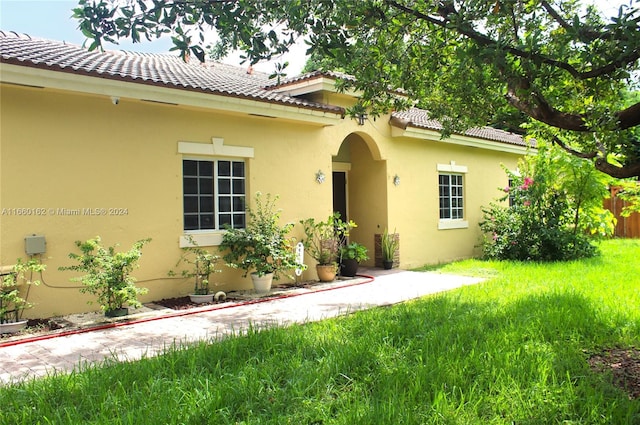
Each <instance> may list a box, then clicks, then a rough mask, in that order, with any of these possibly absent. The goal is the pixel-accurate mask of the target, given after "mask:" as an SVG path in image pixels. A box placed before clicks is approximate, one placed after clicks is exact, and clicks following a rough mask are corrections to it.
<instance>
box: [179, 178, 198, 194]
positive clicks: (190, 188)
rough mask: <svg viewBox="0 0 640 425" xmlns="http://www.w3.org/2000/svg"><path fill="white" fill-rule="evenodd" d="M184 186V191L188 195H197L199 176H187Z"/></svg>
mask: <svg viewBox="0 0 640 425" xmlns="http://www.w3.org/2000/svg"><path fill="white" fill-rule="evenodd" d="M182 181H183V183H182V186H183V190H184V193H185V194H187V195H195V194H197V193H198V178H197V177H185V178H184V179H183V180H182Z"/></svg>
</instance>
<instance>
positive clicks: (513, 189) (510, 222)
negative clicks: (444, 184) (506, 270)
mask: <svg viewBox="0 0 640 425" xmlns="http://www.w3.org/2000/svg"><path fill="white" fill-rule="evenodd" d="M505 171H506V173H507V176H508V177H509V181H510V185H509V186H508V187H505V188H504V189H502V191H503V192H504V195H503V196H502V197H501V198H499V199H498V200H497V202H493V203H491V204H490V205H489V207H486V208H483V215H484V217H483V220H482V221H481V222H480V228H481V230H482V232H483V235H484V237H483V240H482V248H483V254H484V256H485V258H491V259H500V260H533V261H555V260H569V259H574V258H581V257H589V256H593V255H594V254H596V248H595V246H594V245H593V244H592V236H595V235H596V232H593V231H589V228H592V227H593V228H597V229H604V230H603V231H602V232H600V234H606V233H607V229H611V230H613V224H612V222H611V217H609V216H607V214H605V213H603V212H602V199H603V198H604V195H605V194H606V193H607V192H606V185H605V184H604V182H603V181H601V180H600V179H599V178H598V177H599V176H598V175H596V174H593V172H594V171H595V170H594V169H593V166H592V165H591V164H589V163H588V162H584V161H582V162H580V163H574V162H573V160H571V159H567V158H565V156H564V155H563V153H560V152H558V151H557V150H554V149H552V148H548V147H544V146H541V147H540V149H539V153H538V154H537V155H535V156H529V157H527V158H526V159H525V160H523V161H521V162H520V164H519V173H514V172H512V171H509V170H507V169H506V168H505ZM586 188H590V190H586ZM507 200H508V202H507Z"/></svg>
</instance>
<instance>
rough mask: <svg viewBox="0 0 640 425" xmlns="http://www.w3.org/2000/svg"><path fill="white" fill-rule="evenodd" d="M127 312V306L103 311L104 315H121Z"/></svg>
mask: <svg viewBox="0 0 640 425" xmlns="http://www.w3.org/2000/svg"><path fill="white" fill-rule="evenodd" d="M128 314H129V309H128V308H127V307H122V308H116V309H113V310H107V311H105V312H104V315H105V316H106V317H122V316H126V315H128Z"/></svg>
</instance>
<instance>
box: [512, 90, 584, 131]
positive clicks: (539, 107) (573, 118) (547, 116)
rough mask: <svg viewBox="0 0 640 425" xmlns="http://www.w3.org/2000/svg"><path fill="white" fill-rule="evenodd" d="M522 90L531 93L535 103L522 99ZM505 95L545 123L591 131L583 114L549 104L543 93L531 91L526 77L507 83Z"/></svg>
mask: <svg viewBox="0 0 640 425" xmlns="http://www.w3.org/2000/svg"><path fill="white" fill-rule="evenodd" d="M522 92H527V93H529V94H530V96H532V97H533V99H534V100H535V103H534V104H532V103H531V102H529V101H527V100H524V99H522V98H521V97H520V95H519V93H522ZM505 97H506V99H507V102H508V103H509V104H510V105H511V106H513V107H514V108H516V109H518V110H519V111H521V112H523V113H525V114H527V115H528V116H530V117H531V118H533V119H535V120H538V121H540V122H543V123H545V124H549V125H551V126H553V127H558V128H562V129H564V130H573V131H581V132H585V131H591V129H590V128H589V127H588V126H587V125H586V123H585V120H584V117H583V116H582V115H577V114H568V113H566V112H560V111H558V110H557V109H555V108H553V107H552V106H551V105H549V103H548V102H547V101H546V99H544V98H543V97H542V95H540V94H538V93H535V92H531V84H530V83H529V81H528V80H527V79H526V78H524V77H521V78H519V79H515V80H512V81H510V82H509V83H508V84H507V94H506V95H505Z"/></svg>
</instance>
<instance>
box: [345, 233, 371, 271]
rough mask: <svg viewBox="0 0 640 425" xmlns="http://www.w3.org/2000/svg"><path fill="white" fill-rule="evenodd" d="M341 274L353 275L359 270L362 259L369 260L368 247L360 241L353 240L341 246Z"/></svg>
mask: <svg viewBox="0 0 640 425" xmlns="http://www.w3.org/2000/svg"><path fill="white" fill-rule="evenodd" d="M340 259H341V261H340V275H341V276H346V277H353V276H355V275H356V273H357V272H358V266H359V264H360V263H361V262H362V261H367V260H368V259H369V256H368V255H367V247H366V246H364V245H362V244H359V243H358V242H351V243H349V244H347V245H344V246H343V247H341V248H340Z"/></svg>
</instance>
